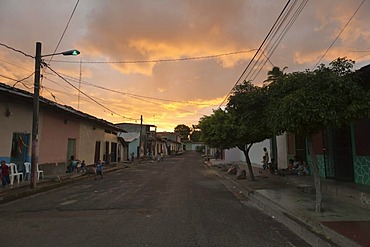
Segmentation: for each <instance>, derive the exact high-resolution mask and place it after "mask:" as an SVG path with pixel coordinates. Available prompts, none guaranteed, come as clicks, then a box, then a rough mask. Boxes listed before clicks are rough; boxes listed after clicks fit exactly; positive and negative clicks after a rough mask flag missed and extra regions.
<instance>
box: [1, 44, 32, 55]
mask: <svg viewBox="0 0 370 247" xmlns="http://www.w3.org/2000/svg"><path fill="white" fill-rule="evenodd" d="M0 45H1V46H4V47H5V48H7V49H9V50H12V51H15V52H18V53H21V54H23V55H25V56H26V57H30V58H35V57H34V56H31V55H29V54H27V53H25V52H23V51H21V50H17V49H15V48H13V47H11V46H8V45H6V44H3V43H0Z"/></svg>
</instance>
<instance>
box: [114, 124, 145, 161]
mask: <svg viewBox="0 0 370 247" xmlns="http://www.w3.org/2000/svg"><path fill="white" fill-rule="evenodd" d="M118 138H119V139H121V140H122V141H121V142H122V143H125V146H126V147H127V149H126V150H127V152H126V153H125V154H124V155H123V156H124V157H125V158H124V159H123V160H129V159H131V156H132V154H133V156H134V157H137V154H138V152H137V151H138V147H139V142H140V132H130V133H127V132H126V131H124V130H122V132H119V133H118Z"/></svg>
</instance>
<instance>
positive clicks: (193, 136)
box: [190, 130, 201, 142]
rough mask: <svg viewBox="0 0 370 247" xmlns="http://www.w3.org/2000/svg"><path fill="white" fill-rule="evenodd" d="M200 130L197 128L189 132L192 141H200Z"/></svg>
mask: <svg viewBox="0 0 370 247" xmlns="http://www.w3.org/2000/svg"><path fill="white" fill-rule="evenodd" d="M200 137H201V132H200V131H199V130H193V131H192V132H191V134H190V140H191V141H193V142H200V141H201V138H200Z"/></svg>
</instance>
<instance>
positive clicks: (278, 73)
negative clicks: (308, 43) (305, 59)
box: [264, 66, 288, 83]
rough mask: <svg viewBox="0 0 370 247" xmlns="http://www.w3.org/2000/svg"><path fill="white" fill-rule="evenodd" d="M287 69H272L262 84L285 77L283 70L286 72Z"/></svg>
mask: <svg viewBox="0 0 370 247" xmlns="http://www.w3.org/2000/svg"><path fill="white" fill-rule="evenodd" d="M287 68H288V67H284V68H283V69H282V70H280V68H279V67H276V66H275V67H273V68H272V70H270V71H268V72H267V79H266V80H265V81H264V82H266V83H270V82H275V81H277V79H278V78H280V77H283V76H284V75H285V73H284V70H286V69H287Z"/></svg>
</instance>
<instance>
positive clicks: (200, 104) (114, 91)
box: [60, 73, 212, 106]
mask: <svg viewBox="0 0 370 247" xmlns="http://www.w3.org/2000/svg"><path fill="white" fill-rule="evenodd" d="M60 74H61V75H63V76H65V77H68V78H70V80H72V81H74V82H76V83H79V82H80V80H79V79H77V78H75V77H73V76H70V75H66V74H63V73H60ZM81 83H82V84H84V85H87V86H91V87H95V88H99V89H102V90H105V91H109V92H112V93H117V94H121V95H125V96H130V97H137V98H144V99H150V100H157V101H164V102H173V103H182V104H188V105H199V106H212V105H209V104H204V103H195V102H190V101H181V100H170V99H162V98H156V97H149V96H143V95H139V94H133V93H125V92H121V91H118V90H114V89H110V88H106V87H102V86H99V85H96V84H94V83H92V82H88V81H86V80H81Z"/></svg>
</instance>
